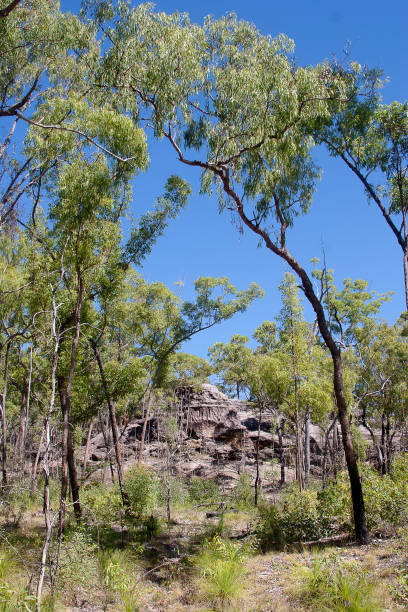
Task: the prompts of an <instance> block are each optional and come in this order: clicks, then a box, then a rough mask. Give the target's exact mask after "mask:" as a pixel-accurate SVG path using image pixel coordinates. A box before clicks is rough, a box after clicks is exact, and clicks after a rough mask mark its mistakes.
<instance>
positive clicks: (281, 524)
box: [256, 489, 329, 550]
mask: <svg viewBox="0 0 408 612" xmlns="http://www.w3.org/2000/svg"><path fill="white" fill-rule="evenodd" d="M259 517H260V518H259V522H258V526H257V530H256V531H257V536H258V539H259V544H260V547H261V549H262V550H268V549H270V548H281V547H282V546H283V545H284V544H289V543H291V542H302V541H307V540H314V539H317V538H320V537H322V536H324V535H327V533H328V532H329V528H328V526H327V521H326V520H323V518H322V516H321V511H320V503H319V496H318V492H317V491H316V490H313V489H311V490H305V491H303V492H302V493H299V491H295V490H287V491H286V492H284V494H283V495H282V499H281V500H280V501H279V503H277V504H273V505H266V504H262V505H261V506H260V507H259Z"/></svg>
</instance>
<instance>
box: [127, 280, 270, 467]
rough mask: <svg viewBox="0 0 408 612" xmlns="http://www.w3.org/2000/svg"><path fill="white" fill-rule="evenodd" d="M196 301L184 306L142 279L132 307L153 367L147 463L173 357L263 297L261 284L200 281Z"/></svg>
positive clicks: (142, 350)
mask: <svg viewBox="0 0 408 612" xmlns="http://www.w3.org/2000/svg"><path fill="white" fill-rule="evenodd" d="M194 285H195V292H196V295H195V300H194V301H192V302H183V303H181V304H180V300H179V299H178V298H177V296H175V295H174V294H173V293H172V292H171V291H170V290H169V289H168V288H167V287H165V285H163V284H162V283H152V284H150V285H149V284H147V283H145V282H144V281H143V279H140V282H139V284H138V286H137V288H136V296H137V297H136V299H135V300H134V304H133V307H132V313H131V317H132V321H133V326H134V330H135V338H136V341H137V345H136V352H137V354H139V355H140V356H142V357H144V359H145V361H146V363H148V364H149V367H150V384H149V388H148V391H147V400H146V409H145V415H144V421H143V430H142V438H141V445H140V448H139V461H140V460H141V458H142V453H143V449H144V441H145V434H146V427H147V423H148V418H149V415H150V410H151V406H152V401H153V395H154V391H155V389H156V388H158V387H160V386H161V385H162V383H163V382H164V381H165V379H166V377H167V373H168V369H169V367H170V365H171V361H170V358H171V355H172V354H173V353H175V352H176V351H177V349H178V348H179V347H180V346H181V345H182V344H183V343H184V342H186V341H188V340H190V339H191V338H192V337H193V336H194V335H195V334H197V333H199V332H201V331H204V330H206V329H210V328H211V327H213V326H214V325H217V324H218V323H221V322H222V321H224V320H226V319H230V318H231V317H233V316H234V315H235V314H236V313H238V312H244V311H245V310H246V309H247V308H248V307H249V306H250V304H251V303H252V301H253V300H254V299H256V298H258V297H261V296H262V295H263V291H262V290H261V289H260V287H259V286H258V285H257V284H256V283H251V284H250V286H249V288H248V289H246V290H243V291H237V289H236V288H235V287H234V286H233V285H232V284H231V283H230V282H229V281H228V279H227V278H211V277H200V278H198V279H197V280H196V281H195V284H194Z"/></svg>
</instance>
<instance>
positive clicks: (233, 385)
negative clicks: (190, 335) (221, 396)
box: [208, 334, 252, 397]
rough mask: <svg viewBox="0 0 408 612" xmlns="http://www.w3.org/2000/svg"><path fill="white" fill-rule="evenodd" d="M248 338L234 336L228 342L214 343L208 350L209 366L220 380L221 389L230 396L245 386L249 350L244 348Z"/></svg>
mask: <svg viewBox="0 0 408 612" xmlns="http://www.w3.org/2000/svg"><path fill="white" fill-rule="evenodd" d="M248 340H249V338H247V337H246V336H241V335H239V334H234V335H233V336H232V337H231V340H230V342H227V343H225V344H224V343H222V342H216V343H215V344H214V346H211V347H210V348H209V349H208V355H209V357H210V361H211V364H212V366H213V368H214V370H215V372H216V373H217V375H218V376H219V377H220V378H221V381H222V384H221V387H222V389H223V390H224V391H225V392H226V393H229V394H230V395H232V396H233V397H234V396H236V395H238V396H239V393H240V391H243V390H244V389H245V387H246V386H247V381H246V372H247V370H248V366H249V362H250V358H251V353H252V351H251V349H250V348H249V347H248V346H245V345H246V344H247V342H248Z"/></svg>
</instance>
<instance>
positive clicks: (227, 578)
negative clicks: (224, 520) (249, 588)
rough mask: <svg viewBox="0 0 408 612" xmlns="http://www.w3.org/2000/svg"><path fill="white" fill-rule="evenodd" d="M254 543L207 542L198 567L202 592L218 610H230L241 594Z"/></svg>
mask: <svg viewBox="0 0 408 612" xmlns="http://www.w3.org/2000/svg"><path fill="white" fill-rule="evenodd" d="M252 548H253V543H252V542H247V543H239V542H233V541H232V540H229V539H226V538H222V537H221V536H215V537H214V538H212V539H211V540H209V541H207V542H206V543H205V544H204V546H203V549H202V552H201V554H200V555H199V557H198V558H197V560H196V564H197V566H198V568H199V569H200V574H201V591H202V593H203V595H204V596H205V597H206V599H208V600H209V601H210V603H211V604H212V605H213V606H214V607H215V609H216V610H220V611H223V610H228V609H229V608H230V606H231V604H232V603H233V602H234V601H235V600H237V599H238V598H239V596H240V595H241V593H242V591H243V588H244V582H243V577H244V576H245V573H246V571H245V566H244V562H245V559H246V558H247V557H248V555H249V554H250V552H251V551H252Z"/></svg>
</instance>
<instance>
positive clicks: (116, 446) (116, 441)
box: [91, 342, 129, 506]
mask: <svg viewBox="0 0 408 612" xmlns="http://www.w3.org/2000/svg"><path fill="white" fill-rule="evenodd" d="M91 345H92V349H93V352H94V354H95V357H96V361H97V363H98V367H99V373H100V375H101V381H102V386H103V390H104V393H105V399H106V403H107V404H108V410H109V421H110V426H111V431H112V441H113V446H114V449H115V457H116V466H117V469H118V481H119V489H120V495H121V497H122V501H123V504H124V505H125V506H129V498H128V496H127V495H126V493H125V491H124V488H123V467H122V457H121V450H120V442H119V431H118V424H117V422H116V408H115V404H114V402H113V401H112V397H111V394H110V391H109V387H108V382H107V380H106V376H105V370H104V367H103V362H102V357H101V353H100V350H99V348H98V346H97V344H96V342H91Z"/></svg>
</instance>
